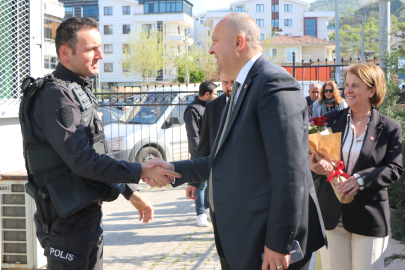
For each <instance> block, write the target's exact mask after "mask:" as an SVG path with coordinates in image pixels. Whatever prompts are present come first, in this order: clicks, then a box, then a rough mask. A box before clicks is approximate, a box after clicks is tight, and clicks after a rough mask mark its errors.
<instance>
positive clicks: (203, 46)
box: [195, 32, 217, 81]
mask: <svg viewBox="0 0 405 270" xmlns="http://www.w3.org/2000/svg"><path fill="white" fill-rule="evenodd" d="M210 46H211V34H210V33H208V32H203V33H202V35H201V43H200V44H199V45H195V61H196V63H197V66H198V68H199V70H203V71H204V80H203V81H208V80H210V79H211V78H212V77H213V75H214V73H215V72H217V63H216V59H215V57H214V56H213V55H211V54H210V53H209V49H210Z"/></svg>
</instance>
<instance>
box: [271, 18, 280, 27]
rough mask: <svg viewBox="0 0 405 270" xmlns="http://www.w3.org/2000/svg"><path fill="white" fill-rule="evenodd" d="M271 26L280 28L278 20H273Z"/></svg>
mask: <svg viewBox="0 0 405 270" xmlns="http://www.w3.org/2000/svg"><path fill="white" fill-rule="evenodd" d="M271 26H273V27H278V26H279V25H278V19H274V20H271Z"/></svg>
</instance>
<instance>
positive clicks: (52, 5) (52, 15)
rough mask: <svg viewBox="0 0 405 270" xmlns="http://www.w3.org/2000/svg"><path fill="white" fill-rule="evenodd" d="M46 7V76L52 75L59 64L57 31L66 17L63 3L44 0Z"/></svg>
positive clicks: (55, 0)
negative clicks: (56, 41)
mask: <svg viewBox="0 0 405 270" xmlns="http://www.w3.org/2000/svg"><path fill="white" fill-rule="evenodd" d="M43 5H44V9H43V10H44V43H43V44H44V50H43V53H44V69H43V72H44V74H43V75H45V74H50V73H52V72H53V71H54V70H55V68H56V65H57V63H58V56H57V54H56V48H55V36H56V29H58V27H59V25H60V24H61V23H62V20H63V18H64V17H65V9H64V6H63V3H61V2H58V1H57V0H43Z"/></svg>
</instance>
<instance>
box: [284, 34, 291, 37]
mask: <svg viewBox="0 0 405 270" xmlns="http://www.w3.org/2000/svg"><path fill="white" fill-rule="evenodd" d="M284 36H286V37H292V34H284Z"/></svg>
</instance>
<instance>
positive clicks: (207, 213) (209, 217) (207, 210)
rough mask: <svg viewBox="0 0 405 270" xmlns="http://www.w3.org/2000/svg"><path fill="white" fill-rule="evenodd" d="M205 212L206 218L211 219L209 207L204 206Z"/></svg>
mask: <svg viewBox="0 0 405 270" xmlns="http://www.w3.org/2000/svg"><path fill="white" fill-rule="evenodd" d="M205 214H206V215H207V220H211V215H210V209H209V208H205Z"/></svg>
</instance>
